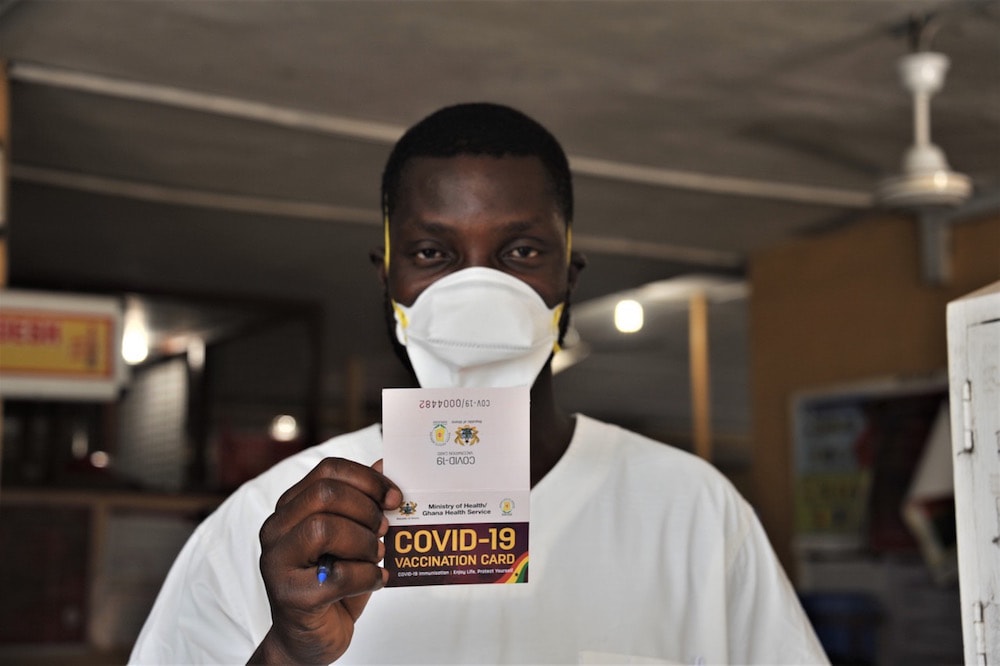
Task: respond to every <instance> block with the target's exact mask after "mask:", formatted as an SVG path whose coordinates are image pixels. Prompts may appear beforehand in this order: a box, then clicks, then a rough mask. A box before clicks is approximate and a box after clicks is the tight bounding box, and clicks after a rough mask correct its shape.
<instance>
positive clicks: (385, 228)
mask: <svg viewBox="0 0 1000 666" xmlns="http://www.w3.org/2000/svg"><path fill="white" fill-rule="evenodd" d="M382 235H383V236H384V237H385V255H384V256H383V257H382V262H383V263H384V264H385V274H386V277H388V276H389V204H388V202H387V201H386V200H385V197H383V198H382Z"/></svg>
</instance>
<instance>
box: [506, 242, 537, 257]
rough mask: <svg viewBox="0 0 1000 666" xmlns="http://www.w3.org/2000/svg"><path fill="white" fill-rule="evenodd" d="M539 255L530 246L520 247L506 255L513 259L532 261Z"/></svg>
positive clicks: (535, 249)
mask: <svg viewBox="0 0 1000 666" xmlns="http://www.w3.org/2000/svg"><path fill="white" fill-rule="evenodd" d="M539 254H541V253H540V252H539V251H538V249H537V248H534V247H531V246H530V245H520V246H518V247H515V248H514V249H512V250H510V252H508V255H509V256H511V257H513V258H514V259H534V258H535V257H537V256H539Z"/></svg>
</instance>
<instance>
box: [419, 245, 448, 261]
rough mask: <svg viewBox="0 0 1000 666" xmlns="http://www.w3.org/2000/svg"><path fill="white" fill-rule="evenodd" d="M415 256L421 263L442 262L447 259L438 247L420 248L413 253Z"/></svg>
mask: <svg viewBox="0 0 1000 666" xmlns="http://www.w3.org/2000/svg"><path fill="white" fill-rule="evenodd" d="M413 256H414V258H415V259H416V260H417V261H421V262H435V261H440V260H442V259H444V258H445V256H446V255H445V253H444V252H443V251H442V250H441V249H439V248H436V247H422V248H418V249H417V250H415V251H414V252H413Z"/></svg>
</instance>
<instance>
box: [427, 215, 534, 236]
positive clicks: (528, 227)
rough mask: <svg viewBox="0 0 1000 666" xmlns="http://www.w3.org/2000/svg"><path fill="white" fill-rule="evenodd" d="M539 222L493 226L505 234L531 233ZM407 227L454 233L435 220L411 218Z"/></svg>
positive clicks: (450, 227)
mask: <svg viewBox="0 0 1000 666" xmlns="http://www.w3.org/2000/svg"><path fill="white" fill-rule="evenodd" d="M540 222H541V220H535V219H514V220H511V221H510V222H500V223H496V224H495V225H494V226H496V227H497V228H500V229H502V230H503V231H505V232H507V233H526V232H529V231H533V230H534V229H535V228H536V227H537V226H538V225H539V223H540ZM407 225H408V226H410V227H412V228H416V230H417V231H418V232H423V233H432V234H452V233H455V228H454V227H452V226H451V225H449V224H446V223H444V222H437V221H435V220H427V219H423V218H411V219H410V220H408V221H407Z"/></svg>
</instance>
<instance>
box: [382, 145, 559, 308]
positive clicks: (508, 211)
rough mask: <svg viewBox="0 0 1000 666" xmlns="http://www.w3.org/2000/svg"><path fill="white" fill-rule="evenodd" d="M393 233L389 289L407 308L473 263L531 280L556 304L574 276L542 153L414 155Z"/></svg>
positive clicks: (405, 175)
mask: <svg viewBox="0 0 1000 666" xmlns="http://www.w3.org/2000/svg"><path fill="white" fill-rule="evenodd" d="M389 234H390V238H389V247H390V250H391V257H390V262H389V273H388V276H384V278H385V281H386V288H387V290H388V293H389V296H390V297H391V298H392V299H393V300H395V301H396V302H398V303H400V304H402V305H405V306H410V305H412V304H413V302H414V301H415V300H416V298H417V296H419V295H420V293H421V292H423V290H424V289H426V288H427V287H428V286H430V285H431V284H432V283H434V282H435V281H436V280H438V279H440V278H442V277H444V276H446V275H448V274H450V273H453V272H455V271H458V270H461V269H463V268H469V267H472V266H485V267H487V268H494V269H496V270H499V271H503V272H504V273H508V274H509V275H512V276H514V277H516V278H518V279H520V280H522V281H524V282H526V283H527V284H528V285H529V286H531V287H532V288H533V289H534V290H535V291H536V292H538V294H539V295H540V296H541V297H542V300H544V301H545V303H546V305H547V306H548V307H550V308H551V307H555V306H556V305H557V304H559V303H561V302H563V301H564V300H566V299H567V296H568V292H569V290H570V288H571V287H572V286H573V284H572V282H574V281H575V273H576V269H575V268H571V267H570V266H568V265H567V260H566V252H567V248H566V222H565V221H564V220H563V219H562V216H561V215H560V214H559V209H558V207H557V205H556V199H555V195H554V193H553V189H552V187H551V185H550V181H549V179H548V176H547V174H546V171H545V168H544V167H543V166H542V163H541V161H540V160H539V159H538V158H536V157H500V158H497V157H489V156H473V155H460V156H457V157H444V158H437V157H420V158H414V159H413V160H411V161H410V162H409V163H408V164H407V165H406V167H405V168H404V170H403V175H402V181H401V183H400V190H399V196H398V204H397V206H396V210H395V211H394V212H393V216H392V224H391V225H390V229H389Z"/></svg>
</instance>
